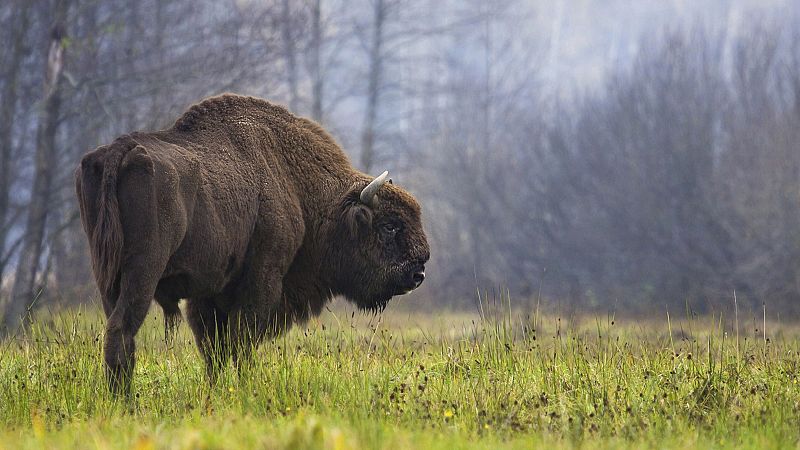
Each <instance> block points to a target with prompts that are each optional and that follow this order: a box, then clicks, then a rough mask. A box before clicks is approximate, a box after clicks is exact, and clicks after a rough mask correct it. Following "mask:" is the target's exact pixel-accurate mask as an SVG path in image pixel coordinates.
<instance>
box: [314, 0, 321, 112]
mask: <svg viewBox="0 0 800 450" xmlns="http://www.w3.org/2000/svg"><path fill="white" fill-rule="evenodd" d="M321 10H322V0H312V5H311V118H312V119H314V120H315V121H316V122H320V123H321V122H322V94H323V79H322V61H321V58H322V56H321V54H322V49H321V47H322V11H321Z"/></svg>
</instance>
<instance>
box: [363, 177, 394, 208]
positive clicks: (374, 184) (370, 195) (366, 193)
mask: <svg viewBox="0 0 800 450" xmlns="http://www.w3.org/2000/svg"><path fill="white" fill-rule="evenodd" d="M388 176H389V171H385V172H383V173H382V174H380V175H378V177H376V178H375V179H374V180H372V181H371V182H370V183H369V184H368V185H367V187H365V188H364V190H362V191H361V196H360V198H361V203H363V204H365V205H370V206H372V204H373V201H374V200H375V194H376V193H377V192H378V189H380V188H381V186H383V185H384V183H386V177H388Z"/></svg>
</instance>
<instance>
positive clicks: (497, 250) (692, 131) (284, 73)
mask: <svg viewBox="0 0 800 450" xmlns="http://www.w3.org/2000/svg"><path fill="white" fill-rule="evenodd" d="M531 3H532V4H531ZM568 3H569V2H568ZM537 7H538V8H544V7H546V5H545V4H538V3H537V2H521V1H513V0H493V1H477V0H466V1H453V2H448V1H433V0H353V1H345V0H292V1H290V0H263V1H255V0H252V1H246V0H228V1H219V0H175V1H158V0H140V1H128V0H103V1H100V0H7V1H4V2H2V4H0V39H1V42H2V46H0V279H1V280H2V290H0V292H1V293H2V295H0V311H2V313H0V317H2V318H3V323H2V324H1V325H0V328H2V327H5V326H11V327H14V326H16V318H17V317H19V316H20V315H21V314H23V313H24V312H25V311H26V310H29V309H30V310H32V309H35V308H37V307H42V306H47V305H54V304H63V303H75V302H83V301H87V300H89V299H90V298H91V297H92V296H93V295H94V294H93V283H92V281H91V273H90V269H89V258H88V254H87V252H86V244H85V238H84V236H83V233H82V230H81V227H80V221H79V219H78V212H77V209H76V202H75V198H74V194H73V179H72V173H73V170H74V168H75V167H76V163H77V161H78V160H79V158H80V156H81V155H82V154H83V153H85V152H86V151H88V150H90V149H92V148H94V147H96V146H97V145H100V144H102V143H107V142H109V141H110V140H112V139H113V138H114V137H116V136H117V135H119V134H122V133H126V132H130V131H132V130H137V129H154V128H163V127H167V126H169V125H170V124H171V123H172V121H173V120H174V119H175V118H176V117H177V116H178V115H179V114H180V113H181V111H183V110H184V109H185V108H186V107H187V106H188V105H190V104H191V103H193V102H195V101H198V100H199V99H201V98H203V97H205V96H208V95H212V94H217V93H221V92H225V91H234V92H239V93H243V94H250V95H258V96H262V97H266V98H269V99H273V100H275V101H278V102H281V103H284V104H286V105H287V106H288V107H289V108H290V109H291V110H293V111H295V112H296V113H298V114H302V115H306V116H309V117H313V118H314V119H315V120H317V121H319V122H321V123H322V124H323V125H324V126H326V127H327V128H328V129H330V130H331V131H332V133H333V134H334V135H335V136H336V137H337V139H339V141H340V143H341V144H342V145H343V147H344V148H345V149H346V151H348V153H349V154H350V155H351V157H352V159H353V162H354V163H355V164H356V166H358V167H359V168H360V169H362V170H364V171H366V172H369V173H373V174H374V173H379V172H380V171H382V170H384V169H385V168H387V169H389V170H390V171H391V172H392V176H393V178H394V179H395V180H396V181H397V182H399V183H401V184H402V185H404V186H407V187H408V188H409V189H410V190H411V191H412V192H414V193H415V194H416V195H418V197H419V198H420V199H421V201H422V203H423V205H424V212H425V219H426V226H427V230H428V234H429V238H430V240H431V244H432V248H433V251H432V255H433V260H432V261H431V264H430V268H429V270H428V272H429V274H430V276H429V278H428V279H429V281H428V282H426V284H425V286H424V288H423V289H421V290H420V291H419V293H418V294H416V295H417V296H418V298H417V300H416V301H415V303H414V304H415V305H417V306H423V305H424V306H430V307H437V306H442V305H448V306H456V307H472V305H474V303H475V297H476V288H480V289H485V290H489V291H492V290H498V289H503V290H505V289H507V290H508V291H509V292H510V293H511V295H512V297H513V298H515V299H518V300H520V301H526V300H528V299H535V298H537V297H538V296H539V295H540V293H541V295H544V296H546V297H549V298H555V299H559V301H562V302H563V303H564V304H566V305H570V306H571V307H574V308H604V309H605V308H612V307H613V308H616V309H617V310H621V309H625V310H629V311H650V310H653V308H658V309H660V310H663V308H664V307H667V308H677V309H681V308H683V307H684V305H687V304H688V305H690V307H691V308H692V309H694V310H697V311H708V310H710V309H714V308H717V307H718V306H719V305H723V304H729V303H730V302H731V301H732V297H733V292H734V290H735V291H736V293H737V297H738V300H739V304H740V305H744V306H749V307H751V308H760V307H761V305H762V303H765V304H766V305H768V308H769V309H770V310H772V311H778V312H780V313H781V314H784V315H789V314H797V313H798V312H800V204H799V203H800V148H798V143H800V33H798V31H797V29H798V28H797V26H796V25H797V24H796V23H795V22H796V21H794V20H792V19H791V18H790V17H791V16H787V17H779V16H780V15H779V14H777V15H775V17H771V18H770V17H766V18H765V17H762V18H760V19H759V20H751V21H750V23H746V24H744V25H741V26H740V27H738V28H737V29H736V30H735V32H732V31H731V29H730V28H729V27H726V26H720V27H716V26H714V24H713V23H712V24H705V25H703V24H701V23H700V22H698V23H696V24H690V25H684V26H680V27H673V28H665V29H661V30H649V31H650V32H649V33H647V35H645V36H643V37H641V38H640V39H639V41H638V42H637V43H636V48H637V49H638V50H637V51H636V52H634V56H633V57H632V58H622V59H618V60H615V61H612V62H610V63H609V65H608V67H607V73H606V75H605V77H604V80H605V81H603V82H602V83H600V84H597V85H591V86H589V87H584V88H582V89H571V90H570V91H569V92H568V93H565V90H564V89H563V85H562V86H560V87H556V86H558V85H557V84H556V83H553V80H552V78H553V74H552V73H550V72H548V71H545V70H542V67H543V66H544V65H545V62H546V60H547V59H548V58H551V57H552V52H551V51H549V50H548V49H552V48H553V45H552V44H553V39H554V38H553V36H550V35H548V34H547V33H546V32H543V31H542V30H541V29H537V28H535V27H533V26H532V25H531V24H532V23H534V22H533V17H535V15H536V13H537V11H536V8H537ZM573 32H580V30H573ZM612 63H613V64H612ZM576 92H579V93H576Z"/></svg>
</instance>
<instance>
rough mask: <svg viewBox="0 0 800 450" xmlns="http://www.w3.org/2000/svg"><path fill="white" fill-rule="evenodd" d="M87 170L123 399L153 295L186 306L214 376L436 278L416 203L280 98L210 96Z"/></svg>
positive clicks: (95, 255) (112, 374)
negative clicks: (268, 343) (344, 303)
mask: <svg viewBox="0 0 800 450" xmlns="http://www.w3.org/2000/svg"><path fill="white" fill-rule="evenodd" d="M75 175H76V176H75V181H76V190H77V195H78V202H79V204H80V212H81V219H82V223H83V228H84V231H85V232H86V235H87V236H88V239H89V246H90V249H91V255H92V268H93V271H94V275H95V278H96V281H97V285H98V288H99V291H100V294H101V296H102V303H103V308H104V311H105V314H106V317H107V325H106V334H105V343H104V345H105V347H104V358H105V365H106V373H107V376H108V379H109V383H110V387H111V390H112V391H114V392H123V393H128V392H130V380H131V374H132V373H133V365H134V352H135V343H134V338H135V336H136V333H137V331H138V330H139V328H140V327H141V325H142V323H143V322H144V319H145V316H146V315H147V312H148V309H149V306H150V304H151V302H152V300H153V299H155V300H156V301H157V302H158V304H159V305H161V307H162V308H163V309H164V313H165V317H166V318H167V321H168V322H174V321H175V319H177V318H179V317H180V309H179V308H178V301H179V300H181V299H186V300H187V301H186V308H185V313H186V319H187V321H188V323H189V325H190V326H191V329H192V332H193V333H194V336H195V341H196V343H197V345H198V347H199V349H200V352H201V353H202V355H203V357H204V358H205V360H206V364H207V368H208V372H209V375H210V376H211V379H212V380H213V377H214V373H215V370H216V368H217V366H219V364H221V363H225V362H226V361H228V360H229V358H230V357H231V356H233V357H234V361H237V358H242V357H245V358H247V357H249V355H250V352H251V350H252V348H253V347H254V346H255V345H257V344H258V343H259V342H260V341H261V340H263V339H264V338H265V337H270V336H274V335H275V334H277V333H280V332H282V331H284V330H286V329H287V328H288V327H289V326H291V324H292V323H295V322H302V321H304V320H306V319H307V318H309V317H311V316H314V315H317V314H319V313H320V311H321V310H322V308H323V306H324V305H325V304H326V303H327V302H328V301H330V299H332V298H333V297H334V296H338V295H341V296H344V297H346V298H347V299H349V300H351V301H352V302H354V303H355V304H356V305H357V306H358V307H359V308H361V309H364V310H372V311H378V310H382V309H383V308H384V307H385V306H386V303H387V302H388V301H389V299H391V298H392V296H395V295H401V294H405V293H407V292H409V291H411V290H413V289H415V288H416V287H418V286H419V285H420V283H422V281H423V279H424V277H425V271H424V270H425V266H424V264H425V262H426V261H427V260H428V258H429V248H428V243H427V240H426V238H425V233H424V231H423V229H422V222H421V217H420V207H419V204H418V203H417V202H416V200H415V199H414V198H413V197H412V196H411V195H410V194H409V193H408V192H406V191H405V190H403V189H401V188H399V187H397V186H396V185H394V184H392V183H391V180H389V179H388V178H387V173H386V172H384V173H383V174H382V175H381V176H379V177H377V178H374V179H373V178H371V177H368V176H366V175H364V174H363V173H361V172H358V171H357V170H355V169H353V167H352V165H351V164H350V162H349V160H348V159H347V157H346V156H345V154H344V152H343V151H342V150H341V148H340V147H339V146H338V145H337V143H336V142H335V141H334V140H333V138H331V137H330V136H329V135H328V133H326V132H325V131H324V130H323V129H322V128H321V127H320V126H319V125H317V124H316V123H314V122H312V121H310V120H307V119H304V118H301V117H297V116H294V115H293V114H291V113H289V112H288V111H287V110H286V109H285V108H283V107H280V106H277V105H273V104H271V103H269V102H267V101H265V100H261V99H257V98H251V97H242V96H238V95H231V94H226V95H221V96H218V97H212V98H209V99H206V100H204V101H203V102H201V103H199V104H197V105H194V106H192V107H191V108H190V109H189V110H188V111H186V112H185V113H184V114H183V115H182V116H181V117H180V118H179V119H178V120H177V121H176V122H175V124H174V125H173V126H172V128H169V129H166V130H162V131H154V132H136V133H132V134H129V135H125V136H121V137H119V138H117V139H116V140H115V141H114V142H113V143H111V144H110V145H106V146H101V147H99V148H97V149H96V150H94V151H92V152H90V153H88V154H87V155H85V156H84V157H83V159H82V160H81V163H80V166H79V167H78V169H77V170H76V174H75Z"/></svg>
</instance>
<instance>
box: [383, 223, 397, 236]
mask: <svg viewBox="0 0 800 450" xmlns="http://www.w3.org/2000/svg"><path fill="white" fill-rule="evenodd" d="M398 230H400V227H399V226H398V225H395V224H393V223H384V224H382V225H381V231H382V232H383V233H384V234H386V235H388V236H394V235H395V234H397V231H398Z"/></svg>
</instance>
